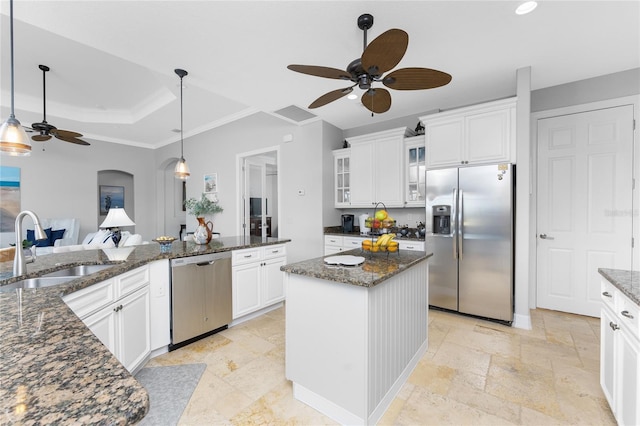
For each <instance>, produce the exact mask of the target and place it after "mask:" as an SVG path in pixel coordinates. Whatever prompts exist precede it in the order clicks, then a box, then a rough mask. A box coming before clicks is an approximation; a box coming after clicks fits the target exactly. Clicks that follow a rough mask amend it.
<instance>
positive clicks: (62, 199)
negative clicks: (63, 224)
mask: <svg viewBox="0 0 640 426" xmlns="http://www.w3.org/2000/svg"><path fill="white" fill-rule="evenodd" d="M88 141H89V142H90V143H91V146H78V145H74V144H71V143H67V142H62V141H59V140H57V139H51V140H50V141H48V142H44V143H38V142H33V148H32V153H31V156H29V157H9V156H2V157H1V159H0V161H1V162H2V165H3V166H12V167H19V168H20V171H21V188H20V189H21V209H22V210H32V211H34V212H35V213H36V214H37V215H38V216H39V217H40V218H66V217H77V218H79V219H80V233H79V237H78V238H79V240H80V241H81V240H82V239H83V238H84V236H85V235H86V234H87V233H89V232H95V230H96V229H97V228H98V225H99V223H98V171H99V170H122V171H124V172H127V173H130V174H131V175H133V178H134V193H135V214H134V215H132V217H131V219H132V220H133V221H134V222H135V223H136V228H135V229H136V232H138V233H140V234H142V236H143V238H144V239H145V240H149V239H151V238H154V237H155V233H154V229H155V223H156V220H155V211H154V208H155V204H154V202H155V197H154V194H155V179H154V174H153V167H154V166H153V161H149V159H152V158H153V156H154V152H153V151H152V150H149V149H145V148H137V147H130V146H125V145H119V144H113V143H108V142H101V141H93V140H89V139H88ZM43 147H44V148H45V150H44V151H43V150H42V148H43ZM24 223H25V225H26V226H31V219H25V222H24ZM13 242H14V234H13V233H4V234H2V235H0V247H8V245H9V243H13Z"/></svg>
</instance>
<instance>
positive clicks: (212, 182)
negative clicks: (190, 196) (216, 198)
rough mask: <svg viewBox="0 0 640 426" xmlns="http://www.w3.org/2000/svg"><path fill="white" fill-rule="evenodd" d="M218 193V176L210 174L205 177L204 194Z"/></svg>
mask: <svg viewBox="0 0 640 426" xmlns="http://www.w3.org/2000/svg"><path fill="white" fill-rule="evenodd" d="M213 192H218V174H217V173H210V174H207V175H204V193H205V194H211V193H213Z"/></svg>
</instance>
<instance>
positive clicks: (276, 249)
mask: <svg viewBox="0 0 640 426" xmlns="http://www.w3.org/2000/svg"><path fill="white" fill-rule="evenodd" d="M286 255H287V249H286V247H285V246H284V245H278V246H266V247H263V248H262V256H263V259H271V258H274V257H282V256H286Z"/></svg>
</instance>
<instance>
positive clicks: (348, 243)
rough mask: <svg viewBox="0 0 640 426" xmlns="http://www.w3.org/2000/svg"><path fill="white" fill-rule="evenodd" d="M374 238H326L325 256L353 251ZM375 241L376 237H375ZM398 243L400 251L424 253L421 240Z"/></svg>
mask: <svg viewBox="0 0 640 426" xmlns="http://www.w3.org/2000/svg"><path fill="white" fill-rule="evenodd" d="M371 238H372V237H365V236H362V237H342V236H338V235H325V236H324V255H325V256H329V255H331V254H337V253H340V252H343V251H347V250H353V249H357V248H361V247H362V240H366V239H371ZM373 238H374V239H375V238H376V237H373ZM395 241H398V247H399V248H400V250H409V251H424V241H420V240H417V239H416V240H415V241H412V240H395Z"/></svg>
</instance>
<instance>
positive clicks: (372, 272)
mask: <svg viewBox="0 0 640 426" xmlns="http://www.w3.org/2000/svg"><path fill="white" fill-rule="evenodd" d="M340 255H351V256H362V257H364V259H365V260H364V263H362V264H361V265H357V266H336V265H329V264H327V263H325V262H324V259H325V258H327V257H333V256H324V257H318V258H315V259H309V260H304V261H302V262H297V263H292V264H289V265H284V266H282V267H281V268H280V269H281V270H282V271H284V272H290V273H292V274H298V275H305V276H308V277H314V278H320V279H323V280H329V281H336V282H341V283H345V284H352V285H357V286H361V287H373V286H375V285H377V284H380V283H381V282H383V281H385V280H387V279H389V278H391V277H392V276H394V275H396V274H399V273H400V272H402V271H404V270H406V269H408V268H410V267H411V266H413V265H415V264H417V263H419V262H421V261H423V260H425V259H427V258H429V257H431V256H433V253H425V252H423V251H408V250H399V251H397V252H395V253H382V252H377V253H371V252H364V251H362V250H361V249H354V250H349V251H344V252H341V253H340Z"/></svg>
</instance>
